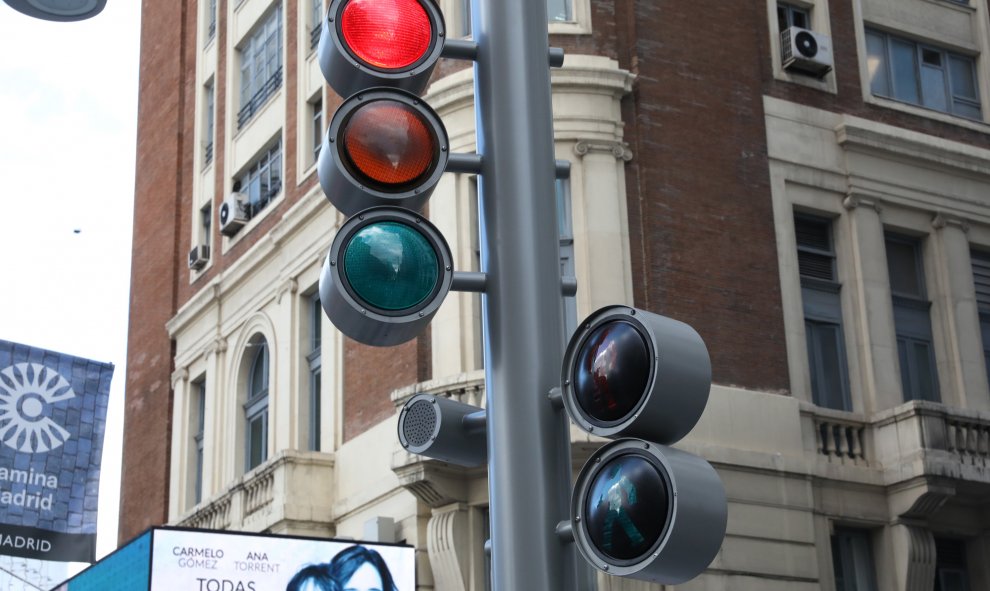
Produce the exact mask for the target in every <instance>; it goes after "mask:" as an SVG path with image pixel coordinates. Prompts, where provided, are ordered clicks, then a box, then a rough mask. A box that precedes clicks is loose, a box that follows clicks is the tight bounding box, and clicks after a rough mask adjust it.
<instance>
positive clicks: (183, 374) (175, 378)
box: [172, 367, 189, 390]
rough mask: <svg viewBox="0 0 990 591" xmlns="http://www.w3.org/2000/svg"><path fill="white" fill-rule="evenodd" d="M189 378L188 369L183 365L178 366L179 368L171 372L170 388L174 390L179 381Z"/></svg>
mask: <svg viewBox="0 0 990 591" xmlns="http://www.w3.org/2000/svg"><path fill="white" fill-rule="evenodd" d="M188 379H189V370H188V369H186V368H185V367H180V368H179V369H177V370H175V371H173V372H172V389H173V390H175V388H176V386H177V385H178V384H179V382H185V381H186V380H188Z"/></svg>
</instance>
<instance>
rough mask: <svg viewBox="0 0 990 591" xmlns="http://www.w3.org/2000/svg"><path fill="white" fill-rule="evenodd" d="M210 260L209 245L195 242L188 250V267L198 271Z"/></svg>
mask: <svg viewBox="0 0 990 591" xmlns="http://www.w3.org/2000/svg"><path fill="white" fill-rule="evenodd" d="M209 260H210V247H209V246H206V245H205V244H197V245H196V246H194V247H193V249H192V250H190V251H189V268H190V269H192V270H193V271H199V270H200V269H202V268H203V267H205V266H206V263H207V262H208V261H209Z"/></svg>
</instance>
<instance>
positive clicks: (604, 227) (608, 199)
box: [571, 140, 633, 319]
mask: <svg viewBox="0 0 990 591" xmlns="http://www.w3.org/2000/svg"><path fill="white" fill-rule="evenodd" d="M574 153H575V154H576V155H577V156H578V157H579V162H577V163H576V164H577V166H575V167H574V170H572V182H571V200H572V203H571V211H572V220H571V224H572V227H573V230H574V255H575V268H576V270H577V277H578V295H577V303H578V319H581V318H583V317H584V316H586V315H588V314H590V313H591V312H593V311H595V310H597V309H598V308H601V307H602V306H607V305H613V304H630V305H631V304H632V265H631V262H630V260H629V219H628V212H627V208H626V187H625V174H624V171H623V165H624V164H625V163H626V162H628V161H630V160H632V157H633V155H632V152H631V151H630V150H629V146H628V145H626V144H625V143H623V142H617V141H605V140H580V141H578V142H577V143H576V144H575V145H574ZM577 174H579V175H580V177H579V178H578V177H576V176H575V175H577ZM578 180H580V182H577V181H578Z"/></svg>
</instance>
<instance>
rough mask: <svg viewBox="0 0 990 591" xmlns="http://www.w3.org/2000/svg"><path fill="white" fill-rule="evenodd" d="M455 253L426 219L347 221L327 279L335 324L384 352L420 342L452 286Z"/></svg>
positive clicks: (396, 215)
mask: <svg viewBox="0 0 990 591" xmlns="http://www.w3.org/2000/svg"><path fill="white" fill-rule="evenodd" d="M452 265H453V263H452V257H451V254H450V247H448V246H447V242H446V241H445V240H444V238H443V236H442V235H441V234H440V232H439V231H437V229H436V228H435V227H434V226H433V224H431V223H429V222H428V221H427V220H426V219H424V218H423V217H422V216H420V215H419V214H415V213H413V212H410V211H406V210H404V209H400V208H395V207H376V208H371V209H367V210H364V211H362V212H361V213H359V214H358V215H356V216H353V217H351V218H350V219H348V220H347V221H346V222H345V223H344V225H343V226H341V228H340V230H338V232H337V236H336V237H335V238H334V240H333V244H332V245H331V247H330V253H329V254H328V255H327V258H326V261H325V262H324V264H323V273H322V274H321V276H320V301H321V302H322V304H323V309H324V311H326V313H327V316H328V317H329V318H330V321H331V322H333V324H334V326H336V327H337V328H338V329H340V331H341V332H342V333H344V334H346V335H347V336H349V337H351V338H352V339H354V340H356V341H359V342H362V343H365V344H367V345H375V346H379V347H387V346H391V345H397V344H399V343H403V342H405V341H408V340H410V339H412V338H414V337H415V336H416V335H417V334H419V332H420V331H421V330H422V329H423V328H424V327H425V326H426V325H427V324H428V323H429V322H430V320H431V319H432V318H433V315H434V314H436V311H437V309H439V308H440V304H441V303H442V302H443V298H444V296H446V295H447V292H448V291H449V290H450V285H451V282H452V280H453V266H452Z"/></svg>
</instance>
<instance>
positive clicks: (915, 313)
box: [884, 231, 941, 402]
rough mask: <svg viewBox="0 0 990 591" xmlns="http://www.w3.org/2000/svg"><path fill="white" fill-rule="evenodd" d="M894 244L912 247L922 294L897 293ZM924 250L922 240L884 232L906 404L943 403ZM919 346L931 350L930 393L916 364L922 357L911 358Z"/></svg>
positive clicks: (919, 290) (929, 359) (895, 331)
mask: <svg viewBox="0 0 990 591" xmlns="http://www.w3.org/2000/svg"><path fill="white" fill-rule="evenodd" d="M891 243H896V244H901V245H906V246H910V247H911V249H912V251H913V259H914V261H913V263H914V265H915V274H916V277H917V278H918V293H914V294H911V293H905V292H899V291H895V290H894V288H893V280H892V279H890V277H891V275H892V269H891V267H890V260H891V259H890V256H889V251H890V248H889V245H890V244H891ZM922 248H923V244H922V239H921V238H915V237H912V236H906V235H903V234H898V233H896V232H891V231H885V232H884V257H885V258H886V262H887V274H888V281H889V283H890V285H891V288H890V299H891V307H892V309H893V313H894V314H893V315H894V342H895V344H896V346H897V358H898V365H899V367H900V374H901V390H902V394H903V399H904V401H905V402H907V401H910V400H929V401H932V402H941V393H940V388H939V378H938V362H937V360H936V358H935V337H934V332H933V330H932V318H931V301H930V300H928V296H927V293H928V291H927V286H926V280H925V268H924V261H923V251H922ZM919 346H925V347H927V349H928V353H927V355H926V357H927V363H928V368H927V369H928V373H929V377H930V380H929V383H930V388H931V389H930V390H928V391H925V390H923V388H924V385H923V384H922V383H921V380H922V378H923V374H922V369H924V368H922V367H920V366H919V365H918V364H917V363H915V361H917V360H918V359H919V357H918V356H917V355H914V356H912V355H911V353H912V352H913V353H917V352H918V347H919Z"/></svg>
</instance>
